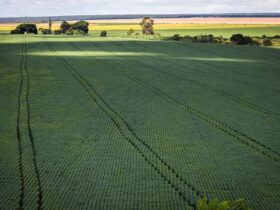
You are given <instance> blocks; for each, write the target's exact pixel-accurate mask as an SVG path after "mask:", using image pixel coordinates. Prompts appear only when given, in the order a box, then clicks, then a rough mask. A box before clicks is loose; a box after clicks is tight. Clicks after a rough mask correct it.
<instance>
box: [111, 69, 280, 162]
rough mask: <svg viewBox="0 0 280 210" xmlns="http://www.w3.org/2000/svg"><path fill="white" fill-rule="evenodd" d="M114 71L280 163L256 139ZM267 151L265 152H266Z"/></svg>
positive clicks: (138, 80) (148, 85)
mask: <svg viewBox="0 0 280 210" xmlns="http://www.w3.org/2000/svg"><path fill="white" fill-rule="evenodd" d="M114 71H117V72H119V73H120V74H122V75H124V76H125V77H127V78H129V79H131V80H134V81H135V82H137V83H140V84H142V85H143V86H145V87H147V88H149V89H151V90H152V91H153V92H154V93H155V94H156V95H158V96H159V97H161V98H163V99H164V100H166V101H167V102H169V103H172V104H174V105H175V106H177V107H178V108H181V109H183V110H186V111H188V112H190V113H192V114H194V115H195V116H197V117H199V118H201V119H203V120H204V121H206V122H208V123H210V124H211V125H213V126H214V127H216V128H217V129H219V130H221V131H223V132H224V133H226V134H227V135H229V136H231V137H233V138H235V139H236V140H238V141H239V142H241V143H243V144H245V145H247V146H249V147H251V148H252V149H254V150H255V151H258V152H260V153H261V154H263V155H265V156H267V157H268V158H270V159H272V160H274V161H276V162H279V163H280V160H279V158H280V154H279V153H278V152H277V151H273V150H272V149H271V148H270V147H268V146H266V145H264V144H263V143H261V142H259V141H257V140H256V139H254V138H252V137H250V136H247V135H246V134H244V133H242V132H241V131H238V130H236V129H234V128H232V127H230V126H228V125H227V124H225V123H224V122H222V121H220V120H216V119H214V118H213V117H211V116H210V115H208V114H205V113H203V112H201V111H199V110H197V109H195V108H193V107H191V106H189V105H185V104H183V103H182V102H179V101H177V100H175V99H174V98H172V97H170V96H169V95H167V94H166V93H164V92H162V91H160V90H159V89H158V88H156V87H154V86H152V85H150V84H148V83H146V82H145V81H143V80H141V79H139V78H137V77H134V76H130V75H128V74H127V73H125V72H123V71H120V70H114ZM243 138H245V139H247V140H248V141H249V142H251V143H254V144H256V145H258V146H260V147H261V148H262V149H260V148H257V147H256V146H254V145H252V144H249V143H248V142H247V141H246V140H244V139H243ZM266 150H267V151H266ZM269 153H272V154H274V156H277V158H276V157H273V155H272V154H269Z"/></svg>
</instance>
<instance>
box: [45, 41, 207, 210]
mask: <svg viewBox="0 0 280 210" xmlns="http://www.w3.org/2000/svg"><path fill="white" fill-rule="evenodd" d="M47 45H48V47H49V50H50V51H51V52H52V53H53V54H54V55H55V57H56V58H57V59H58V60H59V62H60V63H61V64H62V65H63V66H65V67H66V69H67V71H68V72H69V73H70V74H71V75H72V76H73V77H74V78H75V79H76V80H77V82H78V83H79V84H80V85H81V86H82V87H83V88H84V89H85V91H86V92H87V93H88V94H89V96H90V97H91V99H92V100H93V101H94V102H95V103H96V104H97V106H98V107H99V108H100V109H101V110H102V111H103V112H104V113H105V114H106V115H107V116H108V118H109V119H110V120H111V121H112V123H113V124H114V126H115V127H116V129H117V130H118V131H119V133H120V134H121V136H123V138H124V139H125V140H127V141H128V142H129V143H130V144H131V146H132V147H133V148H134V149H135V150H136V151H137V152H138V153H139V154H140V155H141V157H142V158H143V159H144V160H145V162H146V163H148V165H150V166H151V167H152V168H153V169H154V170H155V171H156V172H157V173H158V174H159V176H161V177H162V178H163V179H164V181H166V182H167V183H168V184H169V185H170V186H171V187H172V188H173V189H174V190H175V191H176V192H177V193H178V195H179V197H181V198H182V199H183V200H184V201H185V202H187V204H188V205H189V206H191V207H193V208H194V209H197V206H196V203H193V202H191V201H190V200H188V199H187V197H186V195H185V193H184V192H183V191H182V190H181V189H180V187H179V186H178V184H177V183H173V182H172V180H171V179H170V178H168V177H167V175H165V174H164V172H162V171H161V169H160V168H159V167H158V166H157V165H156V163H153V162H154V160H152V159H149V158H148V156H147V155H145V152H144V151H143V149H141V147H143V148H144V150H146V152H148V153H150V154H152V155H153V157H154V158H155V160H156V161H157V164H160V165H161V167H163V168H164V169H165V170H166V171H168V173H169V175H172V176H173V178H176V181H177V182H179V183H180V184H184V185H185V186H187V187H188V188H189V189H191V190H192V192H193V193H195V195H196V196H197V197H203V196H202V194H201V193H200V192H199V191H198V190H197V189H196V188H195V187H193V186H192V185H191V184H189V183H187V182H186V181H185V180H184V179H183V178H182V177H181V176H180V175H179V174H178V173H177V172H176V171H175V170H174V169H173V168H171V166H169V165H168V164H167V163H166V162H165V161H164V160H163V159H162V158H161V157H160V156H159V155H158V154H157V153H156V152H155V151H154V150H153V149H152V148H151V146H150V145H148V144H147V143H146V142H145V141H143V140H142V139H141V138H140V137H138V135H137V134H136V133H135V131H134V130H133V129H132V127H131V126H130V125H129V124H128V123H127V122H126V121H125V120H124V119H123V118H122V117H121V116H120V115H119V114H118V113H117V112H116V111H115V110H114V109H113V108H112V107H110V106H109V105H108V104H107V102H106V101H105V100H104V99H103V98H102V97H101V96H100V95H99V94H98V92H97V91H96V90H95V89H94V87H93V86H92V85H91V84H90V83H89V82H88V81H87V80H86V79H85V78H84V77H83V76H82V75H81V74H80V73H78V72H77V71H76V70H75V69H74V67H73V66H72V65H71V64H69V63H68V61H67V60H66V59H64V58H63V57H61V56H59V55H57V53H56V50H55V49H54V47H53V46H52V45H51V43H49V42H48V41H47ZM74 47H77V46H74ZM125 131H126V132H127V133H128V134H126V132H125ZM135 140H136V142H135Z"/></svg>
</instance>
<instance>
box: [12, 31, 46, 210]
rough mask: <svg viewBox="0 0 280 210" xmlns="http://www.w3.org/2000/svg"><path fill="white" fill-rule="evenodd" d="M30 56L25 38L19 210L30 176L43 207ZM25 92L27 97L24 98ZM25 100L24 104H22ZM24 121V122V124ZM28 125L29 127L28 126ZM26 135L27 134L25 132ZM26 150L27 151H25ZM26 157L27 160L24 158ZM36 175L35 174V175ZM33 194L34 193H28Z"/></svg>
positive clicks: (19, 128)
mask: <svg viewBox="0 0 280 210" xmlns="http://www.w3.org/2000/svg"><path fill="white" fill-rule="evenodd" d="M27 62H28V56H27V44H26V36H24V37H23V43H22V49H21V61H20V67H19V69H20V85H19V92H18V110H17V125H16V130H17V140H18V151H19V163H18V165H19V172H20V182H21V189H20V198H19V201H18V203H19V209H23V208H24V201H25V200H26V197H27V196H26V194H27V192H26V189H29V187H31V185H32V184H31V183H30V182H28V181H26V180H27V179H29V176H31V177H32V176H35V180H36V181H35V182H36V185H37V196H38V198H37V209H41V207H42V187H41V179H40V173H39V168H38V163H37V157H36V156H37V154H36V148H35V141H34V138H33V134H32V129H31V120H30V102H29V93H30V77H29V71H28V68H27ZM23 92H25V97H24V96H23ZM23 100H24V102H22V101H23ZM24 105H25V106H26V113H23V110H24V107H23V106H24ZM22 121H23V122H22ZM26 125H27V126H26ZM25 129H27V133H28V140H29V141H28V142H24V137H23V130H25ZM24 133H25V132H24ZM29 144H30V146H31V151H28V150H29V148H28V147H26V145H29ZM23 148H25V149H23ZM25 156H26V158H24V157H25ZM28 156H31V158H32V163H29V162H28V161H29V160H28V158H27V157H28ZM29 164H31V165H32V169H31V170H32V171H33V172H32V171H29ZM33 173H35V174H33ZM28 193H31V194H32V192H28Z"/></svg>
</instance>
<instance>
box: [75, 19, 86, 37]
mask: <svg viewBox="0 0 280 210" xmlns="http://www.w3.org/2000/svg"><path fill="white" fill-rule="evenodd" d="M88 26H89V23H88V22H86V21H84V20H81V21H79V22H76V23H74V24H73V25H72V29H73V30H78V31H83V32H84V33H86V34H87V33H88Z"/></svg>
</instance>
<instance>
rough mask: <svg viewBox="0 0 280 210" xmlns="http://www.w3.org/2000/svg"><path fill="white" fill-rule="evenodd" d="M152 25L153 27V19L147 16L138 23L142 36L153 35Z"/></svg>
mask: <svg viewBox="0 0 280 210" xmlns="http://www.w3.org/2000/svg"><path fill="white" fill-rule="evenodd" d="M153 25H154V20H153V19H151V18H150V17H148V16H146V17H144V18H143V19H142V20H141V22H140V26H141V27H142V32H143V34H145V35H153V34H154V28H153Z"/></svg>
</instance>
